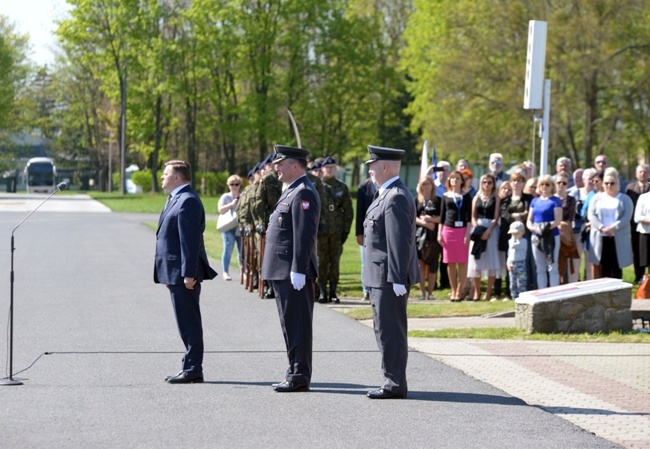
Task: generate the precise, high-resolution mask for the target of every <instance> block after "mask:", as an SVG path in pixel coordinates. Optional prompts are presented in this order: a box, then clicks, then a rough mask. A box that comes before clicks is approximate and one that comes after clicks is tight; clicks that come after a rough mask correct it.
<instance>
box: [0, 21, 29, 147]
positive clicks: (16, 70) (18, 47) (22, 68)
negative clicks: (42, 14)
mask: <svg viewBox="0 0 650 449" xmlns="http://www.w3.org/2000/svg"><path fill="white" fill-rule="evenodd" d="M27 51H28V37H27V36H26V35H21V34H20V33H18V32H17V31H16V30H15V28H14V25H13V24H12V23H11V22H9V19H8V18H7V17H5V16H3V15H2V14H0V133H2V132H3V131H4V132H6V131H11V130H15V129H16V127H17V126H18V125H19V124H20V121H19V120H18V119H19V117H20V115H21V111H20V107H19V106H20V103H21V102H20V94H21V92H22V90H23V88H24V87H25V84H26V83H27V80H28V76H29V74H30V67H29V64H28V62H27ZM0 135H1V134H0Z"/></svg>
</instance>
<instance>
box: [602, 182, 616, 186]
mask: <svg viewBox="0 0 650 449" xmlns="http://www.w3.org/2000/svg"><path fill="white" fill-rule="evenodd" d="M603 184H605V185H606V186H613V185H616V183H615V182H603Z"/></svg>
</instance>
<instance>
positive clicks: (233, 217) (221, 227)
mask: <svg viewBox="0 0 650 449" xmlns="http://www.w3.org/2000/svg"><path fill="white" fill-rule="evenodd" d="M237 224H238V221H237V214H235V213H233V211H232V209H231V210H229V211H228V212H226V213H223V214H219V218H218V219H217V231H219V232H228V231H232V230H233V229H235V228H236V227H237Z"/></svg>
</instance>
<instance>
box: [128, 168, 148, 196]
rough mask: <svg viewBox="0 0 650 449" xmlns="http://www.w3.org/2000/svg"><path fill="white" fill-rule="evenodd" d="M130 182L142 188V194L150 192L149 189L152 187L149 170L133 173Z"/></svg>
mask: <svg viewBox="0 0 650 449" xmlns="http://www.w3.org/2000/svg"><path fill="white" fill-rule="evenodd" d="M131 180H132V181H133V183H134V184H135V185H137V186H140V187H142V191H143V192H151V187H152V185H153V180H152V179H151V170H149V169H146V170H139V171H136V172H133V174H132V175H131Z"/></svg>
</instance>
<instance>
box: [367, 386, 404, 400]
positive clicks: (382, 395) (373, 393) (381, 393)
mask: <svg viewBox="0 0 650 449" xmlns="http://www.w3.org/2000/svg"><path fill="white" fill-rule="evenodd" d="M368 397H369V398H370V399H401V398H402V396H399V395H396V394H395V393H391V392H390V391H386V390H384V389H383V388H379V389H377V390H370V391H369V392H368Z"/></svg>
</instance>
